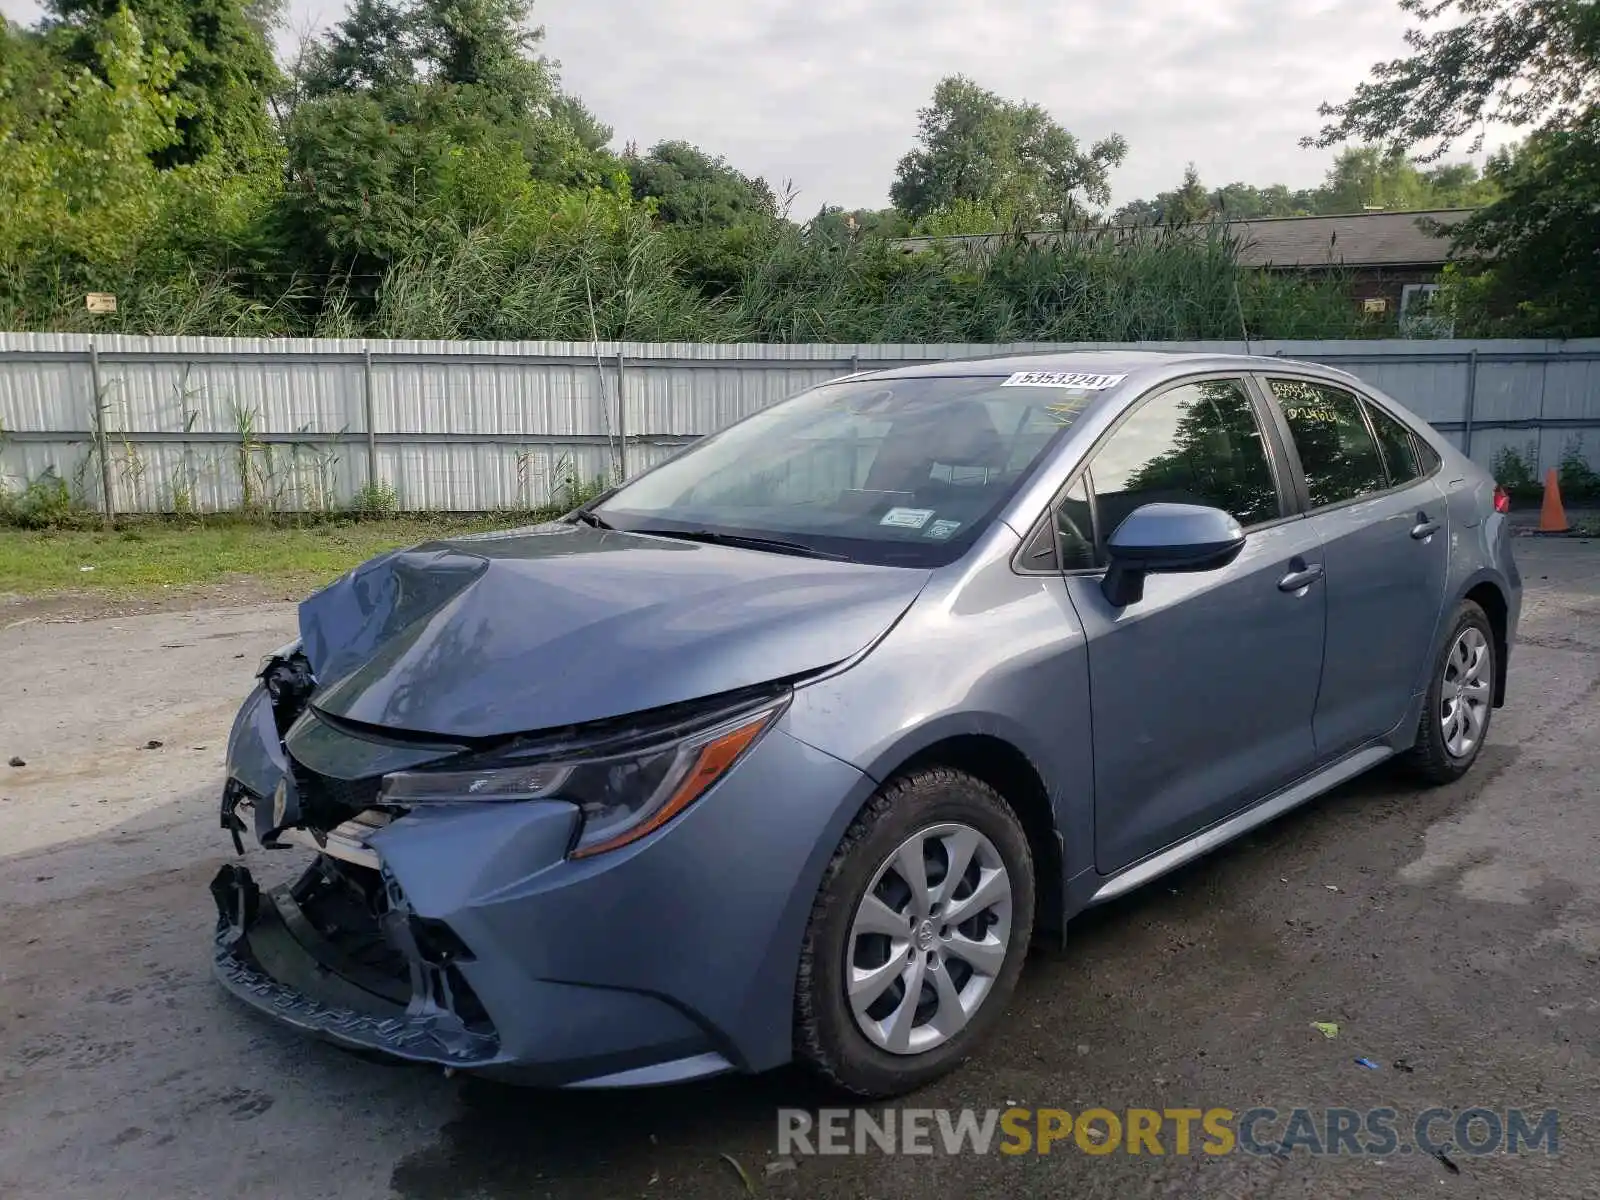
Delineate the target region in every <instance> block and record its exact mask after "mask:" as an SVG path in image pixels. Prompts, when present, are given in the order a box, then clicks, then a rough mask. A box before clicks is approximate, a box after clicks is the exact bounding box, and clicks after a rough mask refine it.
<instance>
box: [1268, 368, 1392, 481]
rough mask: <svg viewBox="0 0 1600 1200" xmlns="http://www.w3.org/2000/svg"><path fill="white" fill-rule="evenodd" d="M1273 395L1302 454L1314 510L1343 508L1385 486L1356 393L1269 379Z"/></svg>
mask: <svg viewBox="0 0 1600 1200" xmlns="http://www.w3.org/2000/svg"><path fill="white" fill-rule="evenodd" d="M1272 394H1273V395H1274V396H1276V397H1277V399H1278V404H1279V405H1280V406H1281V407H1282V408H1283V415H1284V417H1285V418H1286V419H1287V420H1288V422H1289V432H1290V433H1291V434H1292V435H1293V436H1294V444H1295V448H1296V449H1297V450H1298V451H1299V452H1300V467H1301V469H1302V470H1303V471H1304V472H1305V477H1306V491H1307V492H1308V493H1309V494H1310V497H1311V507H1312V508H1323V507H1325V506H1327V505H1329V504H1342V503H1344V502H1345V501H1347V500H1355V499H1358V498H1359V497H1361V496H1366V495H1370V494H1372V493H1373V492H1381V491H1383V490H1384V489H1385V488H1386V487H1388V486H1389V484H1388V480H1387V477H1386V476H1385V474H1384V469H1383V456H1382V455H1381V454H1380V453H1379V452H1378V444H1377V443H1376V442H1375V441H1373V440H1372V432H1371V430H1369V429H1368V428H1367V421H1366V418H1365V417H1364V416H1362V414H1361V402H1360V401H1359V400H1357V399H1356V398H1355V396H1354V395H1352V394H1351V393H1349V392H1347V391H1345V390H1344V389H1343V388H1336V387H1330V386H1328V385H1327V384H1321V383H1307V382H1305V381H1304V380H1300V379H1274V380H1272Z"/></svg>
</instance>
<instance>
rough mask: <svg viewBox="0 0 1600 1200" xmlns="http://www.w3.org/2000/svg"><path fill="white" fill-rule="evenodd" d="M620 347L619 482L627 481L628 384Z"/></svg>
mask: <svg viewBox="0 0 1600 1200" xmlns="http://www.w3.org/2000/svg"><path fill="white" fill-rule="evenodd" d="M623 362H624V359H623V354H622V347H621V346H620V345H619V346H618V347H617V441H618V442H620V443H621V445H622V452H621V458H620V462H621V468H622V478H621V479H620V480H619V481H618V482H620V483H626V482H628V385H627V383H626V382H625V381H624V376H623Z"/></svg>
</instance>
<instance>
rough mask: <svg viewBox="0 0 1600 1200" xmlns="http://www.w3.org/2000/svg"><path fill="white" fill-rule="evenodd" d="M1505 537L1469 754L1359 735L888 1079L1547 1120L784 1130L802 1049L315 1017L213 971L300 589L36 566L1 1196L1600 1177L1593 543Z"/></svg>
mask: <svg viewBox="0 0 1600 1200" xmlns="http://www.w3.org/2000/svg"><path fill="white" fill-rule="evenodd" d="M1517 550H1518V555H1519V559H1520V561H1521V562H1522V564H1523V568H1524V571H1525V573H1526V575H1527V582H1528V589H1529V590H1528V595H1527V600H1526V607H1525V613H1524V624H1523V637H1522V641H1521V644H1520V645H1519V647H1518V648H1517V650H1516V657H1515V659H1514V665H1513V673H1512V681H1511V704H1510V706H1509V707H1508V708H1506V709H1504V710H1502V711H1501V712H1499V713H1498V714H1497V715H1496V719H1495V724H1494V728H1493V734H1492V737H1491V744H1490V746H1489V747H1488V748H1487V749H1486V751H1485V754H1484V757H1483V759H1482V760H1481V762H1480V763H1479V765H1478V768H1477V769H1476V770H1475V771H1474V773H1473V774H1472V776H1471V777H1469V779H1467V780H1466V781H1463V782H1462V783H1461V784H1459V785H1457V786H1455V787H1452V788H1446V789H1443V790H1439V791H1433V792H1426V793H1422V792H1416V791H1414V790H1411V789H1410V788H1408V787H1407V786H1406V785H1404V784H1403V783H1401V782H1399V781H1397V779H1396V778H1395V777H1393V775H1392V774H1390V773H1387V772H1382V771H1380V772H1379V773H1377V774H1375V775H1373V776H1371V777H1368V778H1366V779H1363V780H1360V781H1357V782H1356V783H1355V784H1353V785H1351V786H1348V787H1345V788H1342V789H1340V790H1339V791H1337V792H1335V793H1333V794H1331V795H1330V796H1328V797H1326V798H1324V799H1323V800H1322V801H1320V802H1317V803H1315V804H1313V805H1311V806H1309V807H1307V808H1305V809H1302V810H1300V811H1299V812H1297V813H1293V814H1291V815H1290V816H1288V817H1287V818H1285V819H1284V820H1282V821H1280V822H1278V823H1276V824H1275V825H1273V826H1271V827H1269V828H1268V829H1266V830H1264V831H1259V832H1258V833H1257V834H1256V835H1255V836H1253V837H1251V838H1249V839H1248V840H1246V841H1244V842H1242V843H1239V844H1236V845H1234V846H1232V847H1229V848H1227V849H1225V850H1223V851H1221V852H1219V853H1218V854H1216V855H1214V856H1212V857H1211V858H1209V859H1207V860H1205V861H1203V862H1201V863H1199V864H1196V865H1193V866H1191V867H1190V868H1188V869H1186V870H1185V871H1183V872H1181V873H1180V874H1178V875H1177V876H1175V877H1171V878H1168V879H1165V880H1162V881H1161V882H1159V883H1157V884H1155V885H1152V886H1151V887H1149V888H1146V889H1145V890H1144V891H1142V892H1140V893H1138V894H1136V895H1134V896H1131V897H1128V898H1127V899H1125V900H1123V901H1121V902H1119V903H1116V904H1113V905H1110V906H1107V907H1106V908H1103V909H1099V910H1096V911H1094V912H1092V913H1090V914H1088V915H1086V916H1085V917H1083V918H1081V919H1080V920H1078V921H1076V922H1074V923H1073V926H1072V929H1071V932H1070V938H1069V943H1068V946H1067V947H1066V949H1065V950H1064V951H1059V952H1057V951H1039V952H1036V954H1035V955H1034V958H1033V959H1032V960H1031V961H1030V964H1029V967H1028V969H1027V971H1026V972H1025V973H1024V976H1023V982H1022V988H1021V992H1020V994H1019V996H1018V997H1017V999H1016V1001H1015V1002H1014V1005H1013V1019H1012V1021H1011V1022H1010V1024H1009V1026H1008V1027H1007V1028H1006V1029H1005V1030H1004V1031H1003V1032H1002V1034H1001V1036H999V1037H998V1038H997V1039H996V1040H995V1041H994V1042H992V1043H991V1044H990V1045H989V1046H988V1047H987V1048H986V1049H985V1051H984V1053H983V1054H982V1055H981V1056H980V1057H979V1058H978V1059H976V1060H974V1061H973V1062H972V1063H970V1064H969V1065H968V1066H967V1067H966V1068H965V1069H964V1070H962V1071H961V1072H959V1073H958V1074H957V1075H955V1076H953V1077H951V1078H950V1079H948V1080H946V1081H945V1082H943V1083H942V1084H940V1085H938V1086H936V1087H934V1088H931V1089H929V1090H928V1091H927V1092H925V1093H923V1094H921V1095H919V1096H917V1097H915V1098H914V1099H912V1100H911V1101H909V1103H910V1104H911V1105H914V1106H916V1107H920V1108H943V1107H950V1108H959V1107H964V1106H973V1107H978V1108H990V1107H1004V1106H1006V1105H1007V1104H1009V1103H1020V1104H1022V1105H1030V1106H1038V1107H1043V1106H1057V1107H1061V1108H1065V1109H1068V1110H1070V1111H1072V1112H1079V1111H1082V1110H1083V1109H1085V1108H1088V1107H1091V1106H1102V1107H1106V1108H1110V1109H1112V1110H1120V1109H1124V1108H1127V1107H1130V1106H1134V1107H1152V1108H1172V1107H1186V1106H1193V1107H1198V1108H1210V1107H1217V1106H1220V1107H1227V1108H1231V1109H1234V1110H1235V1111H1243V1110H1245V1109H1249V1108H1251V1107H1255V1106H1272V1107H1276V1108H1278V1109H1280V1110H1287V1109H1289V1108H1292V1107H1295V1106H1297V1105H1305V1106H1312V1107H1325V1106H1334V1105H1344V1106H1349V1107H1352V1108H1357V1109H1368V1108H1371V1107H1374V1106H1379V1105H1388V1106H1392V1107H1394V1108H1396V1109H1398V1110H1400V1112H1401V1113H1402V1114H1404V1115H1406V1116H1407V1117H1409V1116H1410V1115H1414V1114H1416V1113H1417V1112H1419V1111H1421V1110H1423V1109H1425V1108H1428V1107H1430V1106H1432V1105H1441V1106H1444V1107H1452V1106H1453V1107H1455V1108H1457V1109H1461V1108H1467V1107H1472V1106H1478V1105H1481V1106H1483V1107H1486V1108H1490V1109H1498V1110H1501V1111H1504V1110H1505V1109H1508V1108H1514V1107H1523V1108H1531V1109H1534V1110H1536V1111H1543V1110H1545V1109H1548V1108H1555V1109H1559V1110H1560V1114H1561V1116H1560V1120H1561V1125H1560V1153H1559V1154H1558V1155H1556V1156H1554V1157H1551V1156H1547V1155H1545V1154H1533V1155H1523V1156H1516V1157H1514V1156H1509V1155H1494V1156H1488V1157H1470V1156H1461V1155H1457V1156H1455V1158H1454V1162H1455V1164H1456V1167H1457V1168H1458V1170H1457V1171H1454V1172H1452V1171H1450V1170H1448V1169H1447V1168H1446V1166H1445V1165H1444V1164H1442V1163H1440V1162H1437V1161H1435V1160H1434V1159H1432V1158H1429V1157H1426V1156H1424V1155H1420V1154H1412V1155H1405V1154H1393V1155H1390V1156H1387V1157H1384V1158H1377V1157H1371V1156H1368V1157H1360V1158H1352V1157H1349V1156H1345V1157H1338V1158H1334V1157H1323V1158H1313V1157H1309V1156H1306V1155H1303V1154H1296V1155H1292V1156H1287V1157H1265V1158H1263V1157H1259V1156H1253V1155H1247V1154H1233V1155H1227V1156H1221V1157H1209V1156H1205V1155H1201V1154H1190V1155H1186V1156H1180V1155H1173V1154H1171V1153H1169V1154H1168V1155H1167V1156H1164V1157H1151V1156H1148V1155H1144V1156H1129V1155H1127V1154H1122V1153H1117V1154H1112V1155H1107V1156H1104V1157H1092V1156H1089V1155H1086V1154H1083V1153H1081V1152H1080V1151H1078V1150H1077V1149H1075V1148H1072V1147H1071V1146H1070V1145H1068V1146H1065V1147H1061V1146H1058V1147H1056V1148H1055V1149H1054V1151H1053V1152H1052V1153H1051V1154H1049V1155H1044V1156H1041V1155H1022V1156H1017V1157H1011V1156H1003V1155H999V1154H994V1153H991V1154H987V1155H965V1156H955V1157H951V1156H945V1155H935V1156H932V1157H926V1158H916V1159H906V1158H899V1157H887V1156H883V1155H871V1156H859V1157H854V1156H852V1157H829V1158H803V1159H801V1160H800V1161H799V1163H798V1165H797V1166H793V1167H791V1164H790V1163H788V1162H783V1161H780V1160H777V1159H776V1158H775V1154H776V1149H775V1147H776V1130H777V1119H776V1111H775V1110H776V1109H777V1108H778V1107H779V1106H801V1107H809V1108H815V1107H817V1106H819V1105H825V1104H829V1103H830V1102H831V1101H830V1100H829V1098H827V1097H825V1096H823V1095H820V1094H819V1093H817V1092H816V1091H815V1090H814V1089H813V1088H812V1087H811V1085H810V1084H809V1083H808V1081H807V1080H805V1079H804V1078H802V1077H800V1076H799V1075H797V1074H795V1073H791V1072H780V1073H777V1074H775V1075H773V1076H769V1077H765V1078H761V1079H755V1080H749V1079H733V1080H719V1081H713V1082H711V1083H708V1084H702V1085H695V1086H690V1087H685V1088H678V1089H671V1090H664V1091H657V1092H648V1093H621V1094H584V1093H578V1094H568V1093H537V1092H524V1091H513V1090H508V1089H504V1088H500V1087H496V1086H493V1085H489V1084H484V1083H481V1082H478V1081H474V1080H470V1079H464V1078H459V1077H458V1078H453V1079H445V1078H444V1077H442V1075H440V1074H437V1073H434V1072H430V1071H425V1070H420V1069H413V1068H407V1067H391V1066H383V1065H378V1064H374V1063H371V1062H367V1061H364V1060H361V1059H357V1058H354V1057H352V1056H349V1055H346V1054H343V1053H341V1052H339V1051H337V1050H335V1049H332V1048H330V1047H327V1046H323V1045H320V1044H315V1043H309V1042H305V1041H302V1040H300V1039H298V1038H296V1037H293V1036H291V1035H288V1034H286V1033H284V1032H282V1031H280V1030H278V1029H276V1028H274V1027H272V1026H270V1025H267V1024H265V1023H263V1022H261V1021H258V1020H256V1019H254V1018H252V1017H251V1016H249V1015H248V1014H246V1013H245V1012H243V1011H242V1010H240V1009H239V1008H238V1007H236V1006H235V1005H233V1004H232V1003H231V1002H229V1001H227V1000H226V998H225V997H224V996H223V995H222V994H221V993H220V991H219V990H218V989H217V988H216V986H215V985H214V984H213V983H212V982H211V980H210V977H209V974H208V970H207V946H208V938H209V933H210V926H211V923H212V908H211V902H210V899H209V897H208V896H207V894H206V891H205V885H206V883H207V882H208V880H209V879H210V877H211V875H212V874H213V873H214V872H215V870H216V868H217V866H218V865H219V864H220V863H221V862H223V861H225V857H226V854H227V851H228V845H227V841H226V837H225V835H224V834H223V833H222V831H221V830H219V829H218V828H217V827H216V816H215V812H216V810H215V795H216V790H217V787H218V785H219V778H220V777H219V763H220V759H221V751H222V746H223V741H224V737H225V734H226V730H227V724H228V721H229V718H230V717H231V714H232V712H233V709H234V706H235V704H236V702H237V700H238V698H239V696H240V694H241V692H242V690H243V689H244V688H245V686H246V684H247V681H248V677H249V674H250V671H251V670H252V669H253V667H254V665H255V662H256V659H257V657H258V656H259V655H260V654H262V653H264V652H265V651H267V650H270V649H271V648H273V647H274V646H275V645H277V644H279V643H280V642H282V641H284V640H286V639H287V638H288V637H289V636H291V635H292V633H293V628H294V620H293V608H292V606H290V605H287V604H283V603H273V604H268V605H255V606H232V607H228V606H224V607H215V606H214V605H215V604H216V603H217V602H219V601H223V600H226V599H229V598H232V597H231V596H230V597H220V596H219V597H216V598H213V600H212V602H211V603H212V604H213V606H211V607H205V608H201V609H197V610H194V611H189V612H173V611H154V612H146V613H143V614H139V615H114V616H110V617H107V616H105V615H102V614H103V613H104V610H103V609H99V610H97V609H96V608H95V607H94V605H93V603H86V604H85V605H83V606H79V607H76V608H75V607H74V604H73V602H72V601H71V600H70V599H57V600H55V601H52V602H51V603H50V604H46V605H41V604H37V603H35V604H32V605H28V606H22V605H10V606H4V607H0V663H3V664H4V675H5V684H4V690H3V691H0V696H3V700H0V764H3V763H4V761H5V760H6V759H8V758H10V757H11V756H12V755H16V756H19V757H21V758H23V759H24V760H26V763H27V765H26V766H24V767H20V768H13V767H6V766H4V765H0V930H3V933H0V1196H28V1197H58V1196H59V1197H72V1198H74V1200H94V1198H99V1197H135V1198H138V1200H144V1198H146V1197H148V1198H149V1200H172V1198H176V1197H189V1196H194V1197H201V1196H203V1197H206V1198H207V1200H213V1198H215V1197H217V1196H226V1197H229V1198H230V1200H254V1198H257V1197H278V1196H285V1197H289V1196H292V1197H321V1196H327V1197H340V1198H358V1197H388V1196H397V1197H405V1198H413V1200H429V1198H441V1200H442V1198H444V1197H494V1198H500V1197H538V1196H554V1197H589V1196H594V1197H599V1196H623V1195H628V1196H675V1195H692V1196H708V1197H718V1196H726V1197H730V1198H733V1197H739V1196H742V1195H745V1194H746V1186H745V1184H744V1183H743V1182H742V1181H741V1178H740V1175H739V1174H738V1173H737V1171H736V1169H735V1167H734V1166H732V1165H731V1164H730V1161H729V1160H730V1159H731V1160H733V1161H734V1162H737V1163H739V1164H740V1167H741V1168H742V1169H743V1170H744V1171H746V1172H747V1174H748V1177H749V1179H750V1190H751V1191H753V1192H754V1193H756V1194H762V1195H773V1196H794V1197H816V1198H822V1197H847V1196H848V1197H856V1196H873V1197H884V1198H889V1197H902V1196H903V1197H913V1196H915V1197H918V1198H919V1200H926V1197H927V1196H929V1195H930V1194H937V1193H944V1194H950V1195H963V1196H966V1197H976V1198H980V1200H981V1198H985V1197H995V1198H999V1197H1009V1196H1013V1195H1040V1196H1044V1195H1049V1196H1065V1195H1072V1196H1075V1197H1097V1196H1105V1197H1113V1196H1114V1197H1119V1198H1121V1197H1143V1196H1149V1197H1158V1196H1162V1197H1164V1196H1190V1195H1195V1194H1201V1193H1204V1194H1208V1195H1211V1194H1215V1195H1232V1196H1251V1197H1274V1198H1290V1197H1307V1198H1309V1197H1318V1198H1322V1197H1337V1196H1372V1195H1385V1196H1390V1195H1392V1196H1406V1197H1410V1196H1418V1195H1422V1194H1425V1193H1426V1194H1437V1195H1452V1196H1485V1197H1488V1196H1493V1197H1495V1198H1496V1200H1502V1198H1504V1197H1509V1196H1530V1197H1531V1196H1539V1197H1580V1196H1587V1197H1592V1196H1595V1195H1600V1159H1597V1150H1600V1138H1597V1135H1596V1128H1595V1120H1596V1109H1597V1101H1600V1082H1597V1080H1600V1074H1597V1071H1596V1067H1597V1056H1600V993H1597V989H1596V982H1595V981H1596V978H1597V972H1596V966H1597V964H1600V821H1597V820H1596V819H1595V816H1594V805H1595V803H1596V799H1597V797H1600V786H1597V781H1600V737H1597V736H1596V734H1595V719H1596V716H1597V715H1600V546H1596V545H1592V544H1587V543H1581V542H1578V541H1558V540H1549V541H1546V540H1540V539H1527V540H1523V541H1519V543H1518V547H1517ZM241 594H242V593H241ZM166 607H169V608H170V604H169V605H167V606H166ZM120 611H123V612H131V611H132V610H131V609H125V610H120ZM156 742H158V743H160V745H159V746H155V747H153V748H146V747H147V746H150V745H151V743H156ZM266 857H268V856H267V855H266V854H265V852H263V851H260V850H255V851H253V852H252V853H251V855H250V858H251V859H252V860H260V859H263V858H266ZM252 865H256V864H255V863H253V864H252ZM1335 889H1337V890H1335ZM1313 1021H1332V1022H1337V1023H1338V1024H1339V1026H1340V1033H1339V1036H1338V1038H1337V1039H1336V1040H1328V1039H1325V1038H1323V1037H1322V1036H1320V1035H1319V1034H1318V1033H1317V1032H1316V1031H1315V1030H1313V1029H1312V1028H1311V1025H1310V1023H1311V1022H1313ZM1361 1056H1365V1057H1368V1058H1370V1059H1371V1060H1373V1061H1374V1062H1376V1063H1378V1064H1379V1065H1380V1066H1381V1068H1382V1069H1381V1070H1379V1071H1368V1070H1365V1069H1363V1068H1361V1067H1359V1066H1357V1065H1356V1064H1355V1063H1354V1062H1353V1059H1354V1058H1356V1057H1361ZM1397 1059H1403V1060H1405V1061H1406V1062H1407V1063H1408V1064H1409V1065H1410V1066H1411V1067H1412V1070H1411V1071H1410V1072H1402V1071H1397V1070H1395V1069H1393V1067H1392V1066H1391V1064H1392V1063H1393V1062H1394V1060H1397ZM1402 1124H1403V1123H1402ZM1279 1128H1280V1131H1281V1125H1280V1127H1279ZM1168 1149H1169V1151H1170V1149H1171V1143H1170V1141H1169V1142H1168ZM724 1155H726V1156H728V1157H727V1158H724V1157H723V1156H724ZM768 1164H771V1165H772V1166H773V1167H774V1170H772V1171H769V1170H768V1169H767V1168H768Z"/></svg>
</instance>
